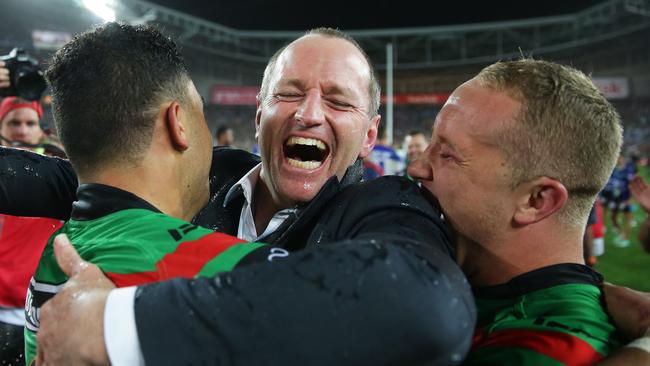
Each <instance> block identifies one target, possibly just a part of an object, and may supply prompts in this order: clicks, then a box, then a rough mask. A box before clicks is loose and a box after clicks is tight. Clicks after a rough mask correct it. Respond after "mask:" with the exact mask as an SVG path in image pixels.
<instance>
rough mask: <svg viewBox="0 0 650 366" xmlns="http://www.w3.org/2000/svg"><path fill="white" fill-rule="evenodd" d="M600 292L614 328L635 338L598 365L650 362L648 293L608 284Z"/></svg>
mask: <svg viewBox="0 0 650 366" xmlns="http://www.w3.org/2000/svg"><path fill="white" fill-rule="evenodd" d="M603 292H604V293H605V300H606V301H607V309H608V311H609V313H610V315H611V316H612V319H613V320H614V323H615V324H616V327H617V328H618V330H619V331H620V332H621V333H623V334H625V335H626V336H628V337H629V338H630V339H635V340H634V341H632V343H630V344H628V345H627V346H626V347H623V348H621V349H620V350H618V351H617V352H616V353H614V354H612V355H611V356H609V357H608V358H606V359H605V360H603V361H602V362H600V363H599V364H598V365H601V366H619V365H620V366H622V365H650V293H646V292H639V291H634V290H631V289H629V288H626V287H619V286H614V285H612V284H608V283H606V284H603Z"/></svg>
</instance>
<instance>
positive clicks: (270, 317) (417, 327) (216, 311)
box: [135, 242, 475, 365]
mask: <svg viewBox="0 0 650 366" xmlns="http://www.w3.org/2000/svg"><path fill="white" fill-rule="evenodd" d="M456 272H460V271H459V269H458V267H457V266H456V265H455V264H454V263H453V262H452V261H451V260H450V259H449V258H448V257H447V256H446V255H441V256H440V257H439V261H438V262H437V263H431V262H427V261H424V260H423V259H422V258H419V257H418V256H415V255H413V254H412V253H410V252H408V251H407V250H405V249H403V248H400V247H396V246H393V245H390V244H382V243H379V242H375V243H354V244H352V243H343V244H338V245H335V246H327V247H321V248H317V249H315V250H307V251H303V252H299V253H294V254H292V255H291V256H290V257H288V258H286V259H285V260H283V261H279V262H275V263H263V264H256V265H251V266H249V267H246V268H240V269H238V270H235V271H233V272H230V273H228V274H224V275H221V276H218V277H216V278H214V279H197V280H194V281H183V280H175V281H172V282H166V283H159V284H153V285H148V286H144V287H142V288H140V289H139V293H138V295H137V297H136V301H135V311H136V323H137V327H138V335H139V338H140V343H141V345H142V350H143V353H144V356H145V360H146V362H147V364H160V363H161V362H165V363H168V364H201V363H224V364H232V365H258V364H262V363H264V364H267V365H273V364H283V365H286V364H310V365H321V364H322V365H334V364H336V365H359V364H431V365H435V364H454V363H459V362H460V361H461V359H462V356H463V355H464V354H465V353H466V351H467V350H468V348H469V344H470V340H471V335H472V331H473V325H474V320H475V312H474V304H473V299H472V297H471V293H470V290H469V287H468V286H467V284H466V283H465V282H464V281H462V280H460V279H461V278H462V274H460V275H458V273H456Z"/></svg>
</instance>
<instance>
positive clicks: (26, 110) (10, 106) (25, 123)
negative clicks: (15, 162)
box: [0, 97, 45, 154]
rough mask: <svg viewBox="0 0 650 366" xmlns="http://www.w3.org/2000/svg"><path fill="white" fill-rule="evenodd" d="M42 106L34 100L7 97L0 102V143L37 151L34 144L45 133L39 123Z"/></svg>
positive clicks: (37, 148) (40, 140) (41, 150)
mask: <svg viewBox="0 0 650 366" xmlns="http://www.w3.org/2000/svg"><path fill="white" fill-rule="evenodd" d="M41 117H43V108H42V107H41V105H40V104H39V103H38V102H36V101H27V100H23V99H20V98H18V97H7V98H5V99H3V100H2V102H1V103H0V139H1V140H2V141H1V142H0V143H1V144H2V146H11V147H17V148H24V149H28V150H32V151H35V152H38V153H41V154H42V153H43V151H44V150H43V149H42V148H40V147H37V146H36V145H38V144H40V143H41V142H43V140H44V139H45V133H44V132H43V130H42V129H41V125H40V123H39V121H40V119H41Z"/></svg>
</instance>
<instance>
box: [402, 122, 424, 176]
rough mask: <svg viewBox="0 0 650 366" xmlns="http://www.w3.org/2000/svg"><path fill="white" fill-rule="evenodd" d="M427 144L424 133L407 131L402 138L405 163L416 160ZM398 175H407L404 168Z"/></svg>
mask: <svg viewBox="0 0 650 366" xmlns="http://www.w3.org/2000/svg"><path fill="white" fill-rule="evenodd" d="M428 145H429V143H428V141H427V137H426V136H424V133H422V132H421V131H416V130H413V131H411V132H409V133H408V134H407V135H406V137H405V138H404V146H406V165H408V164H410V163H411V162H414V161H416V160H417V159H418V158H419V157H420V155H422V153H423V152H424V150H425V149H426V148H427V146H428ZM399 175H401V176H404V177H409V175H408V173H407V171H406V168H404V169H403V170H402V171H401V172H400V174H399ZM409 178H410V177H409Z"/></svg>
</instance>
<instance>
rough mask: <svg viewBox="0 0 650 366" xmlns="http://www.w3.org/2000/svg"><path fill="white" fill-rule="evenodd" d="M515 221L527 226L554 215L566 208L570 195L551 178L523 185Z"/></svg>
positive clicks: (520, 189)
mask: <svg viewBox="0 0 650 366" xmlns="http://www.w3.org/2000/svg"><path fill="white" fill-rule="evenodd" d="M517 191H520V192H521V194H520V196H519V200H518V201H517V207H516V210H515V215H514V221H515V223H516V224H517V225H521V226H526V225H530V224H534V223H536V222H538V221H541V220H544V219H545V218H547V217H549V216H551V215H553V214H554V213H556V212H558V211H559V210H561V209H562V207H564V205H565V204H566V201H567V199H568V197H569V193H568V191H567V189H566V187H565V186H564V184H562V183H561V182H559V181H558V180H555V179H553V178H549V177H540V178H537V179H535V180H533V181H530V182H526V183H522V184H521V185H520V187H519V188H517Z"/></svg>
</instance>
